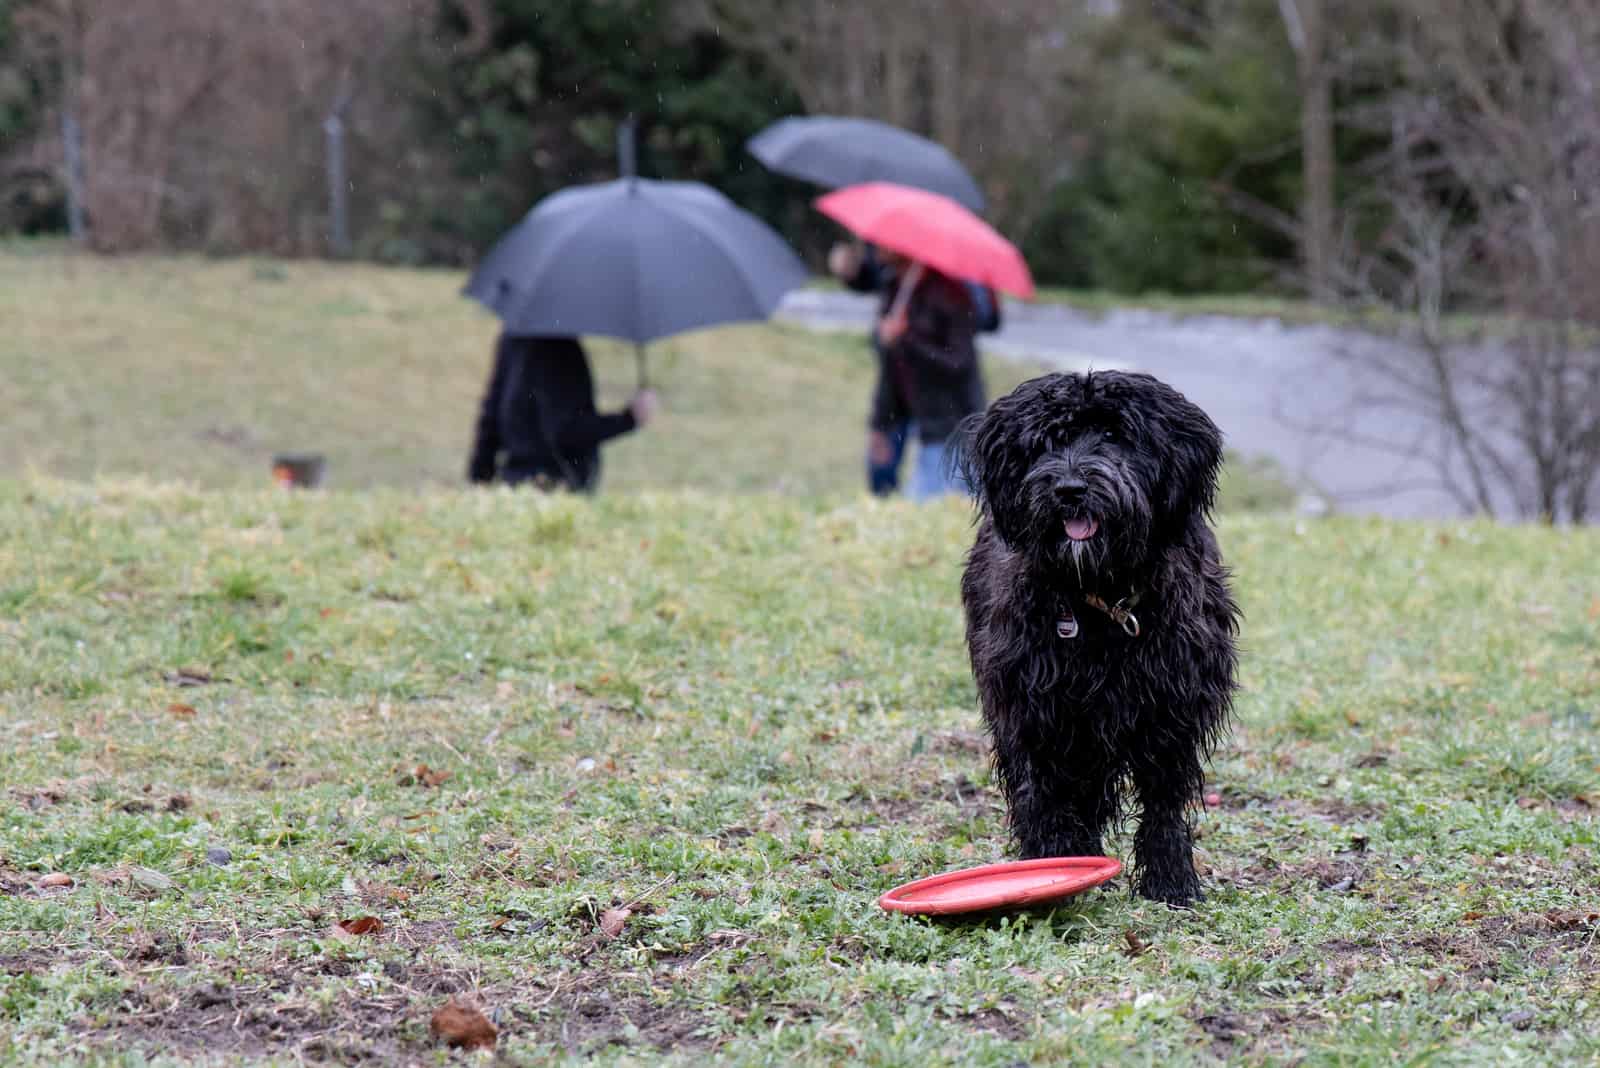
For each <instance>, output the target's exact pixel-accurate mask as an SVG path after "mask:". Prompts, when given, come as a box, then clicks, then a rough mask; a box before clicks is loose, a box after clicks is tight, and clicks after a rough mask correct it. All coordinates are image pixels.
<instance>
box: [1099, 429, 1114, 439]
mask: <svg viewBox="0 0 1600 1068" xmlns="http://www.w3.org/2000/svg"><path fill="white" fill-rule="evenodd" d="M1100 440H1101V441H1116V440H1117V432H1116V430H1115V429H1114V428H1112V427H1109V426H1108V427H1105V428H1103V429H1102V430H1101V431H1100Z"/></svg>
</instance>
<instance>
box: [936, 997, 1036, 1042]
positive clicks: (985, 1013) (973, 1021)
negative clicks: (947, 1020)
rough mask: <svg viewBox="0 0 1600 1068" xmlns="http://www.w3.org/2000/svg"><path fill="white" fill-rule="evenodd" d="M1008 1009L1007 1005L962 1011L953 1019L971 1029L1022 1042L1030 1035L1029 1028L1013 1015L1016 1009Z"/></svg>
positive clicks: (1008, 1040)
mask: <svg viewBox="0 0 1600 1068" xmlns="http://www.w3.org/2000/svg"><path fill="white" fill-rule="evenodd" d="M1007 1009H1008V1007H1006V1006H1002V1007H999V1008H992V1009H979V1010H978V1011H977V1012H964V1013H961V1014H960V1015H958V1016H954V1017H951V1019H952V1020H954V1021H955V1022H956V1023H958V1024H961V1025H962V1026H963V1027H965V1028H967V1029H968V1030H969V1031H977V1032H979V1033H981V1034H986V1035H994V1036H995V1037H996V1038H1003V1039H1005V1040H1006V1041H1007V1042H1020V1041H1022V1040H1023V1039H1025V1038H1027V1037H1028V1034H1029V1029H1028V1028H1027V1027H1026V1026H1024V1025H1023V1024H1022V1023H1021V1022H1020V1021H1018V1020H1017V1019H1016V1018H1015V1017H1014V1016H1013V1015H1012V1012H1013V1011H1014V1010H1011V1011H1007Z"/></svg>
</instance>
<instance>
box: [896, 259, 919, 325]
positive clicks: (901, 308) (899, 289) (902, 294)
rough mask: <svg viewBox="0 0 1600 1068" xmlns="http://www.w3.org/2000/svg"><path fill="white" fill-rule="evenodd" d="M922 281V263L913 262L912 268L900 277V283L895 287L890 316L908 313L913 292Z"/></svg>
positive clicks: (900, 315) (897, 317)
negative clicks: (907, 307)
mask: <svg viewBox="0 0 1600 1068" xmlns="http://www.w3.org/2000/svg"><path fill="white" fill-rule="evenodd" d="M920 281H922V264H920V263H913V264H912V265H911V269H910V270H909V271H907V272H906V273H905V277H904V278H902V279H900V284H899V285H898V286H896V287H895V291H894V303H893V304H892V305H890V306H889V317H890V318H893V319H899V318H902V317H903V316H904V315H905V313H906V305H907V304H910V303H911V293H912V291H913V290H915V289H916V288H917V283H918V282H920Z"/></svg>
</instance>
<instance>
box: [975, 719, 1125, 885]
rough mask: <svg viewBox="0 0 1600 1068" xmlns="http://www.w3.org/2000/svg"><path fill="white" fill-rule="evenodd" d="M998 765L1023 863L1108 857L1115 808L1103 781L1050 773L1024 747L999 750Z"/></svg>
mask: <svg viewBox="0 0 1600 1068" xmlns="http://www.w3.org/2000/svg"><path fill="white" fill-rule="evenodd" d="M995 765H996V770H997V771H998V772H999V777H1000V783H1001V786H1002V787H1003V789H1004V791H1005V794H1006V800H1007V803H1008V804H1007V807H1008V808H1009V809H1010V812H1011V833H1012V837H1014V838H1015V839H1016V842H1017V851H1018V852H1019V853H1020V854H1021V855H1022V858H1023V859H1024V860H1031V859H1034V858H1036V857H1092V856H1099V855H1100V854H1101V853H1103V852H1104V847H1103V846H1102V844H1101V834H1102V832H1103V831H1104V829H1105V826H1106V824H1107V823H1108V822H1109V821H1110V819H1111V814H1112V806H1113V804H1114V802H1113V796H1112V793H1111V790H1110V788H1109V784H1108V783H1107V782H1106V780H1105V779H1104V777H1103V776H1102V777H1097V776H1095V775H1092V774H1091V775H1082V774H1077V775H1074V774H1069V773H1064V772H1063V771H1061V770H1060V769H1059V768H1052V767H1047V766H1045V765H1043V764H1041V763H1040V762H1039V761H1038V760H1036V759H1035V758H1034V757H1033V756H1032V755H1031V754H1030V752H1028V751H1027V749H1026V747H1024V746H1010V747H1001V746H997V747H996V749H995ZM1066 766H1068V767H1070V766H1071V764H1070V763H1069V764H1067V765H1066Z"/></svg>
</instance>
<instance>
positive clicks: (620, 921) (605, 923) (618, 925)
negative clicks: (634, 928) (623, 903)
mask: <svg viewBox="0 0 1600 1068" xmlns="http://www.w3.org/2000/svg"><path fill="white" fill-rule="evenodd" d="M632 915H633V910H632V909H606V910H605V911H604V912H602V913H601V914H600V933H601V934H603V935H605V936H606V937H607V938H616V937H618V936H619V935H621V934H622V928H623V926H624V925H625V924H627V922H628V917H629V916H632Z"/></svg>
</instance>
